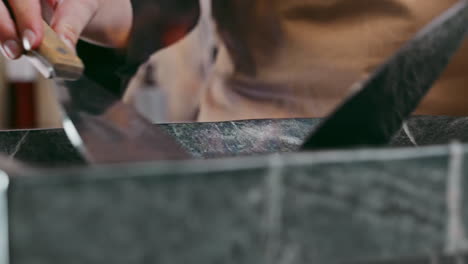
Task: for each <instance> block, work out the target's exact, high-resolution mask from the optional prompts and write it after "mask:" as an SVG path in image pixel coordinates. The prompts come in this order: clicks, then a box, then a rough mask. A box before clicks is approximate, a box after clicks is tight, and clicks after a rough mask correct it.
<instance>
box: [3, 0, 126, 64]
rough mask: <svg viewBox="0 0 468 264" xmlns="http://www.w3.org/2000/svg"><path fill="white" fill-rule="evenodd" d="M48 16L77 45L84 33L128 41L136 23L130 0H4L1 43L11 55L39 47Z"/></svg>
mask: <svg viewBox="0 0 468 264" xmlns="http://www.w3.org/2000/svg"><path fill="white" fill-rule="evenodd" d="M43 20H46V21H48V22H49V24H50V25H51V27H52V29H54V30H55V31H56V32H57V34H58V35H59V36H60V37H61V38H62V40H63V41H64V42H65V43H66V44H67V45H69V46H70V47H71V48H74V47H75V45H76V43H77V41H78V39H79V38H80V37H81V38H83V39H85V40H87V41H90V42H94V43H96V44H101V45H105V46H110V47H115V48H121V47H124V46H125V45H126V42H127V38H128V35H129V34H130V29H131V25H132V7H131V3H130V0H41V1H39V0H4V1H3V2H2V3H0V44H1V45H0V46H1V50H2V52H3V53H4V55H6V56H7V57H8V58H10V59H16V58H18V57H20V56H21V54H22V53H23V52H24V50H25V49H26V50H29V49H36V48H37V47H38V46H39V45H40V43H41V41H42V38H43V32H44V28H43V23H42V21H43Z"/></svg>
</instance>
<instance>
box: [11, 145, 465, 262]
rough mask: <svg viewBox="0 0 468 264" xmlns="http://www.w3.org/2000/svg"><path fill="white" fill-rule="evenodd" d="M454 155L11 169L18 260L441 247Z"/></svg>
mask: <svg viewBox="0 0 468 264" xmlns="http://www.w3.org/2000/svg"><path fill="white" fill-rule="evenodd" d="M450 158H451V156H450V154H449V149H448V148H447V147H429V148H427V147H426V148H423V149H420V150H418V149H414V148H410V149H394V150H391V149H390V150H388V149H386V150H361V151H352V152H330V153H310V154H307V153H305V154H285V155H281V156H280V155H273V156H261V157H244V158H234V159H222V160H207V161H190V162H183V163H172V164H169V163H166V164H159V165H158V164H146V165H145V164H140V165H133V166H122V167H108V168H99V169H96V168H95V169H81V170H75V171H70V170H68V171H61V172H60V171H54V172H52V171H49V172H47V173H46V172H42V173H38V174H40V175H41V176H42V177H37V176H34V175H31V176H26V177H14V178H12V179H11V185H10V190H9V208H10V209H9V211H10V212H9V215H10V217H9V220H10V232H11V241H10V242H11V244H10V246H11V254H12V255H11V260H12V263H20V264H26V263H28V264H29V263H35V264H36V263H37V264H41V263H47V264H50V263H103V262H106V263H125V264H127V263H162V264H164V263H184V264H185V263H269V264H274V263H301V264H302V263H304V264H306V263H330V264H331V263H346V262H348V261H353V260H354V261H356V260H359V259H374V258H377V259H379V258H393V257H402V256H419V255H429V254H430V253H440V252H444V250H445V248H446V246H447V244H446V241H447V232H446V231H447V225H448V219H449V218H448V215H447V201H446V189H447V184H446V183H447V180H448V178H449V177H448V176H447V175H448V171H449V168H448V161H449V160H450ZM465 185H466V184H464V185H463V186H465ZM459 186H462V184H461V183H460V184H459ZM461 188H463V187H461ZM463 206H464V207H463V208H466V204H463Z"/></svg>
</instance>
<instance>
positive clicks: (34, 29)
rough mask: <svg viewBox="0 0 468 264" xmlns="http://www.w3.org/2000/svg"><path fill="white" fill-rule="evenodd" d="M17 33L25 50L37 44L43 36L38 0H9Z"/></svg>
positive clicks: (33, 47)
mask: <svg viewBox="0 0 468 264" xmlns="http://www.w3.org/2000/svg"><path fill="white" fill-rule="evenodd" d="M9 3H10V6H11V9H12V11H13V14H14V17H15V21H16V28H17V35H18V37H19V38H20V39H21V44H22V46H23V47H24V48H25V49H26V50H30V49H35V48H37V47H38V46H39V44H40V43H41V41H42V36H43V30H44V29H43V26H42V14H41V3H40V1H39V0H9Z"/></svg>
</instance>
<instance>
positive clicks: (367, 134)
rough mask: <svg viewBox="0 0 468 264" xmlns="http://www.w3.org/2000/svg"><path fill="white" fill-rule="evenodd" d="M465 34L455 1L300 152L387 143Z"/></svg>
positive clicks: (467, 6) (465, 4)
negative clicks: (452, 5) (453, 4)
mask: <svg viewBox="0 0 468 264" xmlns="http://www.w3.org/2000/svg"><path fill="white" fill-rule="evenodd" d="M467 32H468V1H466V0H462V1H459V2H458V3H457V4H456V5H455V6H454V7H452V8H450V9H449V10H448V11H446V12H445V13H444V14H442V15H441V16H440V17H438V18H437V19H435V20H434V21H433V22H432V23H431V24H429V25H428V26H427V27H426V28H424V29H423V30H422V31H421V32H419V33H418V34H417V35H416V37H415V38H414V39H413V40H411V41H410V42H409V43H407V45H405V46H404V47H403V48H402V49H401V50H400V51H399V52H398V53H397V54H396V55H395V56H394V57H392V58H391V59H390V60H389V61H388V62H387V63H386V64H385V65H383V66H382V67H381V68H380V69H379V70H377V71H376V72H375V73H374V75H373V76H372V77H371V78H370V79H369V80H368V81H367V82H366V83H364V85H363V88H362V89H361V90H360V91H359V92H357V93H356V94H354V95H353V96H351V97H350V98H349V99H348V100H347V101H346V102H345V103H344V104H343V105H342V106H341V107H339V108H338V110H337V111H336V112H335V113H334V114H332V115H331V116H330V117H329V118H327V119H326V120H325V121H324V122H323V123H322V124H321V125H320V126H319V127H318V129H317V130H316V131H315V132H314V133H313V134H312V135H311V137H309V139H308V140H306V142H305V143H304V145H303V149H305V150H316V149H332V148H349V147H356V146H363V145H367V146H378V145H383V144H387V143H388V142H389V141H390V140H391V138H392V136H393V135H394V134H395V133H396V132H397V131H398V130H399V129H400V128H401V127H402V124H403V122H404V120H405V119H406V118H408V117H409V116H410V115H411V113H413V111H414V110H415V109H416V107H417V106H418V105H419V103H420V101H421V100H422V98H423V97H424V95H426V93H427V92H428V91H429V89H430V88H431V87H432V85H433V83H434V82H435V81H436V80H437V79H438V77H439V76H440V75H441V73H442V72H443V70H444V69H445V68H446V66H447V65H448V63H449V61H450V59H451V57H452V56H453V54H454V53H455V52H456V51H457V49H458V48H459V47H460V45H461V43H462V41H463V40H464V39H465V36H466V34H467Z"/></svg>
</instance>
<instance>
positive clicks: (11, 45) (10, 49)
mask: <svg viewBox="0 0 468 264" xmlns="http://www.w3.org/2000/svg"><path fill="white" fill-rule="evenodd" d="M3 50H4V51H5V53H6V55H7V56H8V57H9V58H10V59H16V58H17V57H19V56H20V55H21V48H20V46H19V45H18V42H16V41H14V40H7V41H5V43H3Z"/></svg>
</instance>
